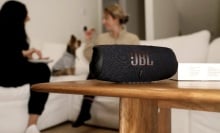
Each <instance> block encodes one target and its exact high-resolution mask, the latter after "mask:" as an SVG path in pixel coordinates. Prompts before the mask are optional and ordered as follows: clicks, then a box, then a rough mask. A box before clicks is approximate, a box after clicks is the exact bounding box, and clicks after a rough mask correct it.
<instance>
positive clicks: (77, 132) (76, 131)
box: [41, 122, 118, 133]
mask: <svg viewBox="0 0 220 133" xmlns="http://www.w3.org/2000/svg"><path fill="white" fill-rule="evenodd" d="M41 133H118V131H116V130H114V129H104V128H98V127H93V126H86V125H85V126H81V127H79V128H73V127H72V126H71V123H69V122H66V123H63V124H61V125H58V126H56V127H53V128H50V129H47V130H44V131H41Z"/></svg>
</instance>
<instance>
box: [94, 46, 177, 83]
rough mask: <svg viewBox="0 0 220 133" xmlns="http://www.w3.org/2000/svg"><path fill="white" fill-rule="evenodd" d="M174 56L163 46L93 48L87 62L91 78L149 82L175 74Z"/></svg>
mask: <svg viewBox="0 0 220 133" xmlns="http://www.w3.org/2000/svg"><path fill="white" fill-rule="evenodd" d="M177 67H178V62H177V59H176V56H175V53H174V52H173V51H172V50H171V49H170V48H166V47H157V46H143V45H96V46H95V47H94V48H93V55H92V60H91V62H90V73H91V74H92V75H93V77H94V78H95V79H98V80H104V81H112V82H150V81H157V80H163V79H168V78H170V77H172V76H173V75H174V74H175V73H176V72H177Z"/></svg>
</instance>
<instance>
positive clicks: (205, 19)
mask: <svg viewBox="0 0 220 133" xmlns="http://www.w3.org/2000/svg"><path fill="white" fill-rule="evenodd" d="M175 1H176V3H177V6H178V10H179V13H180V27H181V32H182V34H188V33H192V32H195V31H198V30H201V29H208V30H210V31H211V33H212V35H213V37H217V36H220V0H175Z"/></svg>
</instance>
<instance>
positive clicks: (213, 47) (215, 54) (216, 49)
mask: <svg viewBox="0 0 220 133" xmlns="http://www.w3.org/2000/svg"><path fill="white" fill-rule="evenodd" d="M207 62H209V63H220V38H217V39H215V40H213V41H212V42H211V44H210V46H209V51H208V57H207Z"/></svg>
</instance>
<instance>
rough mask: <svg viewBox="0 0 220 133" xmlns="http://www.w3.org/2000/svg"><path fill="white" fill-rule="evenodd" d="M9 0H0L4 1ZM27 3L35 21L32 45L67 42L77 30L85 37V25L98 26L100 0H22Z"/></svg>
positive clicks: (31, 28)
mask: <svg viewBox="0 0 220 133" xmlns="http://www.w3.org/2000/svg"><path fill="white" fill-rule="evenodd" d="M5 1H6V0H0V5H2V4H3V3H4V2H5ZM19 1H21V2H23V3H25V4H26V6H27V8H28V11H29V16H30V18H31V21H30V22H28V23H27V27H26V28H27V32H28V35H29V37H30V41H31V44H32V45H35V46H36V45H41V44H42V43H45V42H55V43H65V44H66V43H67V42H68V40H69V38H70V35H71V34H74V35H76V36H77V37H78V38H79V39H83V26H84V25H87V26H88V27H94V28H98V22H97V21H98V14H97V12H98V9H97V8H98V1H96V0H92V1H91V0H19Z"/></svg>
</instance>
